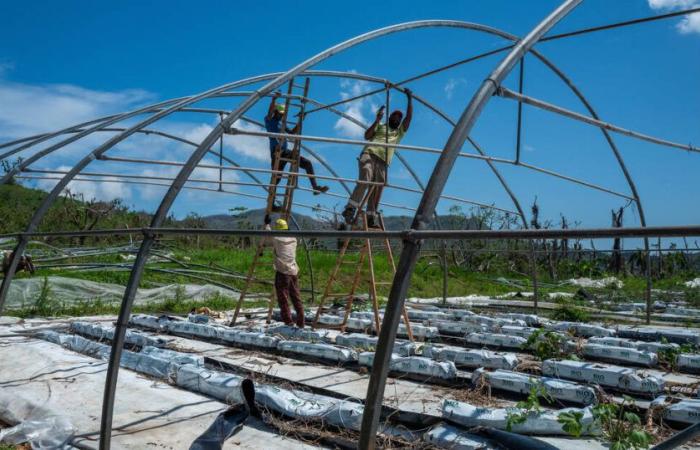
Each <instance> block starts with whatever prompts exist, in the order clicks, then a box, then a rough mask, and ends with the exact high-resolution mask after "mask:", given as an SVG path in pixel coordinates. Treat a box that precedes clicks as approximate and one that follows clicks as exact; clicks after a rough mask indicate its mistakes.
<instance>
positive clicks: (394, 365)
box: [358, 352, 457, 380]
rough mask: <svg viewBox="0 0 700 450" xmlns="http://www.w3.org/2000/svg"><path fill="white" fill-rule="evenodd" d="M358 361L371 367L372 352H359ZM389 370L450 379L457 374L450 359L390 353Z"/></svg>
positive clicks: (372, 360) (372, 361)
mask: <svg viewBox="0 0 700 450" xmlns="http://www.w3.org/2000/svg"><path fill="white" fill-rule="evenodd" d="M358 363H359V364H360V365H361V366H366V367H372V364H373V363H374V352H364V353H360V356H359V359H358ZM389 370H390V371H394V372H402V373H409V374H415V375H424V376H428V377H437V378H440V379H443V380H450V379H453V378H455V377H456V376H457V368H456V367H455V365H454V363H453V362H451V361H445V362H438V361H433V360H432V359H430V358H424V357H422V356H398V355H396V354H394V353H392V355H391V361H390V362H389Z"/></svg>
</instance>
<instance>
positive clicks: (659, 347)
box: [588, 337, 679, 353]
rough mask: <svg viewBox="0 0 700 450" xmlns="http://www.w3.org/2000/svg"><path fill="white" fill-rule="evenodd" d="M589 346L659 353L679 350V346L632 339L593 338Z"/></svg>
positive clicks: (589, 341)
mask: <svg viewBox="0 0 700 450" xmlns="http://www.w3.org/2000/svg"><path fill="white" fill-rule="evenodd" d="M588 343H589V344H599V345H610V346H612V347H625V348H633V349H636V350H642V351H645V352H653V353H658V352H660V351H665V350H673V349H677V348H678V347H679V346H678V344H673V343H667V344H664V343H661V342H645V341H635V340H632V339H625V338H617V337H592V338H589V339H588Z"/></svg>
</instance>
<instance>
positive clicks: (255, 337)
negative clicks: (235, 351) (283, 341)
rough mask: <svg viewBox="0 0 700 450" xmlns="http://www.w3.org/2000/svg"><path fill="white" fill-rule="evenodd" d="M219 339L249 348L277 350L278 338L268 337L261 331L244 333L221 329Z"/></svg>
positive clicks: (242, 331)
mask: <svg viewBox="0 0 700 450" xmlns="http://www.w3.org/2000/svg"><path fill="white" fill-rule="evenodd" d="M219 338H220V339H221V340H223V341H225V342H231V343H233V344H240V345H249V346H251V347H261V348H277V344H279V342H280V338H278V337H277V336H269V335H267V334H265V333H263V332H261V331H244V330H236V329H223V330H222V331H221V333H220V334H219Z"/></svg>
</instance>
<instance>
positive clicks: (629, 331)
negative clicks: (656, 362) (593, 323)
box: [617, 325, 700, 345]
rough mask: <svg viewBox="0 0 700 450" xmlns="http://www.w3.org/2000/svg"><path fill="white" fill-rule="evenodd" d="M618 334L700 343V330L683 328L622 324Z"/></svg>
mask: <svg viewBox="0 0 700 450" xmlns="http://www.w3.org/2000/svg"><path fill="white" fill-rule="evenodd" d="M617 335H618V336H620V337H623V338H629V339H640V340H642V341H657V342H660V341H661V340H662V339H665V340H667V341H668V342H675V343H676V344H694V345H700V332H697V331H692V330H688V329H681V328H674V329H669V328H656V327H631V326H625V325H620V326H619V327H618V328H617Z"/></svg>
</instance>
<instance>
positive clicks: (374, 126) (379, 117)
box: [365, 105, 384, 141]
mask: <svg viewBox="0 0 700 450" xmlns="http://www.w3.org/2000/svg"><path fill="white" fill-rule="evenodd" d="M382 117H384V106H383V105H382V107H381V108H379V111H377V118H376V119H374V123H373V124H372V125H370V126H369V128H367V130H365V140H366V141H369V140H370V139H372V138H373V137H374V133H375V132H376V131H377V125H379V121H381V120H382Z"/></svg>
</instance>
